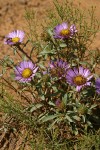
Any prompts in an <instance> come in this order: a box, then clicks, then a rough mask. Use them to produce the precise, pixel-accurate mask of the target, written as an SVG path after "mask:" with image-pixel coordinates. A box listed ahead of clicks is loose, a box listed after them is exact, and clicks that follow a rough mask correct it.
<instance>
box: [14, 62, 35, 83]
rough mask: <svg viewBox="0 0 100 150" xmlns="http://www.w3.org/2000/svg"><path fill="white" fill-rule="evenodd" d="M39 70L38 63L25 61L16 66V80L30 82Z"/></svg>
mask: <svg viewBox="0 0 100 150" xmlns="http://www.w3.org/2000/svg"><path fill="white" fill-rule="evenodd" d="M37 70H38V67H36V64H33V63H32V62H31V61H23V62H21V63H20V64H19V66H16V68H15V75H16V77H15V80H18V81H20V82H23V83H25V82H30V81H31V80H32V77H34V76H35V73H36V72H37Z"/></svg>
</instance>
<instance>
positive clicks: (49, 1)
mask: <svg viewBox="0 0 100 150" xmlns="http://www.w3.org/2000/svg"><path fill="white" fill-rule="evenodd" d="M58 1H59V2H62V1H64V0H58ZM69 1H70V0H69ZM73 2H74V4H75V6H76V7H77V6H78V3H79V2H80V3H81V8H82V9H83V10H87V9H88V8H90V7H91V6H96V17H97V19H98V20H100V0H73ZM50 8H52V9H54V5H53V0H0V29H1V30H0V49H1V50H0V51H1V54H0V59H2V58H3V57H4V56H5V55H10V56H12V57H13V52H12V51H11V50H9V46H7V45H4V43H3V40H4V37H5V35H7V34H8V33H9V32H11V31H13V30H15V29H19V30H23V29H24V31H26V30H27V29H26V24H25V18H24V15H25V9H28V10H29V9H33V10H34V11H35V12H36V18H37V21H38V24H39V23H40V24H41V23H43V20H44V18H46V12H47V10H48V9H50ZM97 47H98V48H100V32H98V34H97V37H96V38H95V40H94V42H93V44H92V48H94V49H95V48H97ZM0 73H1V72H0ZM22 132H23V131H22ZM3 136H5V133H4V134H3V135H2V136H1V138H0V139H3ZM11 137H12V133H11V135H10V137H9V138H10V139H11ZM14 140H15V143H16V138H14ZM21 141H22V139H21V137H20V139H19V140H18V141H17V145H19V143H20V142H21ZM13 142H14V141H13ZM15 143H12V142H11V144H12V146H10V148H9V150H11V149H13V148H15V147H14V145H15ZM4 149H5V148H2V150H4ZM15 149H16V150H17V149H19V148H18V146H16V148H15ZM27 149H28V150H29V148H25V150H27Z"/></svg>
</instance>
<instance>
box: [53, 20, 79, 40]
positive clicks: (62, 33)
mask: <svg viewBox="0 0 100 150" xmlns="http://www.w3.org/2000/svg"><path fill="white" fill-rule="evenodd" d="M76 32H77V30H76V26H75V25H74V24H73V25H71V26H70V27H68V24H67V23H65V22H63V23H62V24H59V25H57V26H56V27H55V28H54V38H56V39H67V38H72V36H73V35H74V34H75V33H76Z"/></svg>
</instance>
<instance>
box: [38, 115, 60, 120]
mask: <svg viewBox="0 0 100 150" xmlns="http://www.w3.org/2000/svg"><path fill="white" fill-rule="evenodd" d="M56 117H58V114H55V115H47V116H44V117H42V118H40V119H39V121H42V122H47V121H50V120H52V119H54V118H56Z"/></svg>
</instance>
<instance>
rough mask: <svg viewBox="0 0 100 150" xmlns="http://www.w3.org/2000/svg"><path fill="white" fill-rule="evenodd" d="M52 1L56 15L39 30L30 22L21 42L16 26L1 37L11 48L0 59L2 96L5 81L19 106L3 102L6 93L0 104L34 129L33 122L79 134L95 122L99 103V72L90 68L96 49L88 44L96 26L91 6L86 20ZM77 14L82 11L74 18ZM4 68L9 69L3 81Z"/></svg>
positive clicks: (95, 66) (61, 133)
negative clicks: (10, 55) (6, 54)
mask: <svg viewBox="0 0 100 150" xmlns="http://www.w3.org/2000/svg"><path fill="white" fill-rule="evenodd" d="M55 6H56V8H57V13H58V15H59V17H58V19H57V18H56V17H55V15H56V14H55V15H54V16H53V15H52V19H51V21H50V22H49V24H47V26H46V27H43V34H41V36H40V35H39V36H38V34H36V30H35V29H34V28H35V27H34V28H33V25H32V27H30V28H31V29H30V33H26V34H28V35H29V36H28V40H27V41H26V42H25V43H23V44H22V42H23V39H24V35H25V33H24V31H20V30H16V31H13V32H11V33H9V34H8V36H6V37H5V39H4V42H5V44H8V45H9V47H11V48H13V50H14V57H15V60H16V61H17V62H16V63H15V62H14V60H13V59H11V58H10V57H9V56H7V57H4V59H3V60H2V61H1V64H2V67H3V70H2V75H1V78H2V82H3V83H4V85H3V86H2V88H1V89H2V90H3V91H2V93H3V94H4V93H5V94H4V98H5V95H6V94H7V96H8V93H6V90H4V87H5V89H6V88H7V85H8V87H9V88H10V89H11V90H14V92H15V93H16V96H15V95H14V98H15V97H18V95H19V99H18V100H17V102H18V101H21V104H20V105H21V106H22V107H21V108H20V107H18V108H17V105H16V104H15V103H11V102H9V103H10V105H9V103H8V101H7V102H6V100H7V99H8V98H9V99H10V96H8V97H7V98H5V100H3V101H2V106H3V110H5V109H6V111H7V112H8V114H10V115H12V116H13V117H15V118H17V119H18V120H19V121H20V122H23V123H24V124H26V125H28V127H30V129H32V130H35V131H36V130H37V128H38V127H39V129H40V128H42V127H44V128H45V130H46V131H48V132H49V131H52V132H53V133H54V132H55V134H56V135H57V137H61V138H64V137H65V134H66V135H70V136H74V135H78V134H79V135H81V134H82V133H83V134H84V131H86V129H88V130H90V129H93V128H95V126H96V125H98V124H100V122H99V119H100V118H99V115H98V113H97V112H96V111H97V110H98V108H99V104H100V103H99V100H100V77H99V78H98V76H99V74H98V71H97V72H96V70H98V63H99V62H100V57H98V56H100V53H99V51H98V50H94V51H91V50H90V49H89V45H90V39H91V40H92V38H93V37H95V35H96V32H97V31H98V28H99V26H98V22H97V20H96V19H95V18H94V17H93V15H94V14H92V13H93V12H94V11H91V13H90V14H92V18H90V20H89V23H87V20H85V19H86V17H85V16H83V12H80V11H76V10H75V8H73V9H72V5H71V6H70V5H68V6H67V5H64V7H65V6H66V9H65V8H63V6H60V5H59V3H56V4H55ZM58 8H59V9H58ZM69 8H70V9H69ZM59 10H62V11H59ZM61 12H63V14H62V13H61ZM77 12H78V13H77ZM72 16H73V17H72ZM80 16H83V17H82V18H81V19H80ZM26 17H29V18H27V20H28V19H29V22H30V20H31V19H32V16H31V15H29V14H28V15H26ZM59 18H60V19H59ZM93 18H94V20H93ZM67 22H68V23H67ZM70 24H71V26H70ZM29 25H30V23H29ZM90 26H91V30H90ZM32 28H33V30H32ZM32 33H34V34H32ZM44 33H45V34H44ZM40 37H41V39H40ZM33 39H34V40H33ZM25 48H26V49H28V51H27V52H26V49H25ZM92 52H93V53H92ZM16 58H17V59H16ZM6 72H7V74H10V73H11V77H8V79H9V80H8V81H7V79H6V77H5V75H7V74H6ZM9 76H10V75H9ZM3 83H2V84H3ZM5 102H6V103H5ZM17 102H16V103H17ZM7 104H8V105H9V107H10V111H9V109H7V108H9V107H8V105H7ZM14 104H15V105H14ZM12 105H14V106H12ZM12 112H13V113H12ZM16 112H17V113H18V115H16ZM33 124H35V125H36V126H33ZM35 127H36V128H35ZM56 131H57V133H56ZM49 133H51V132H49Z"/></svg>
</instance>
